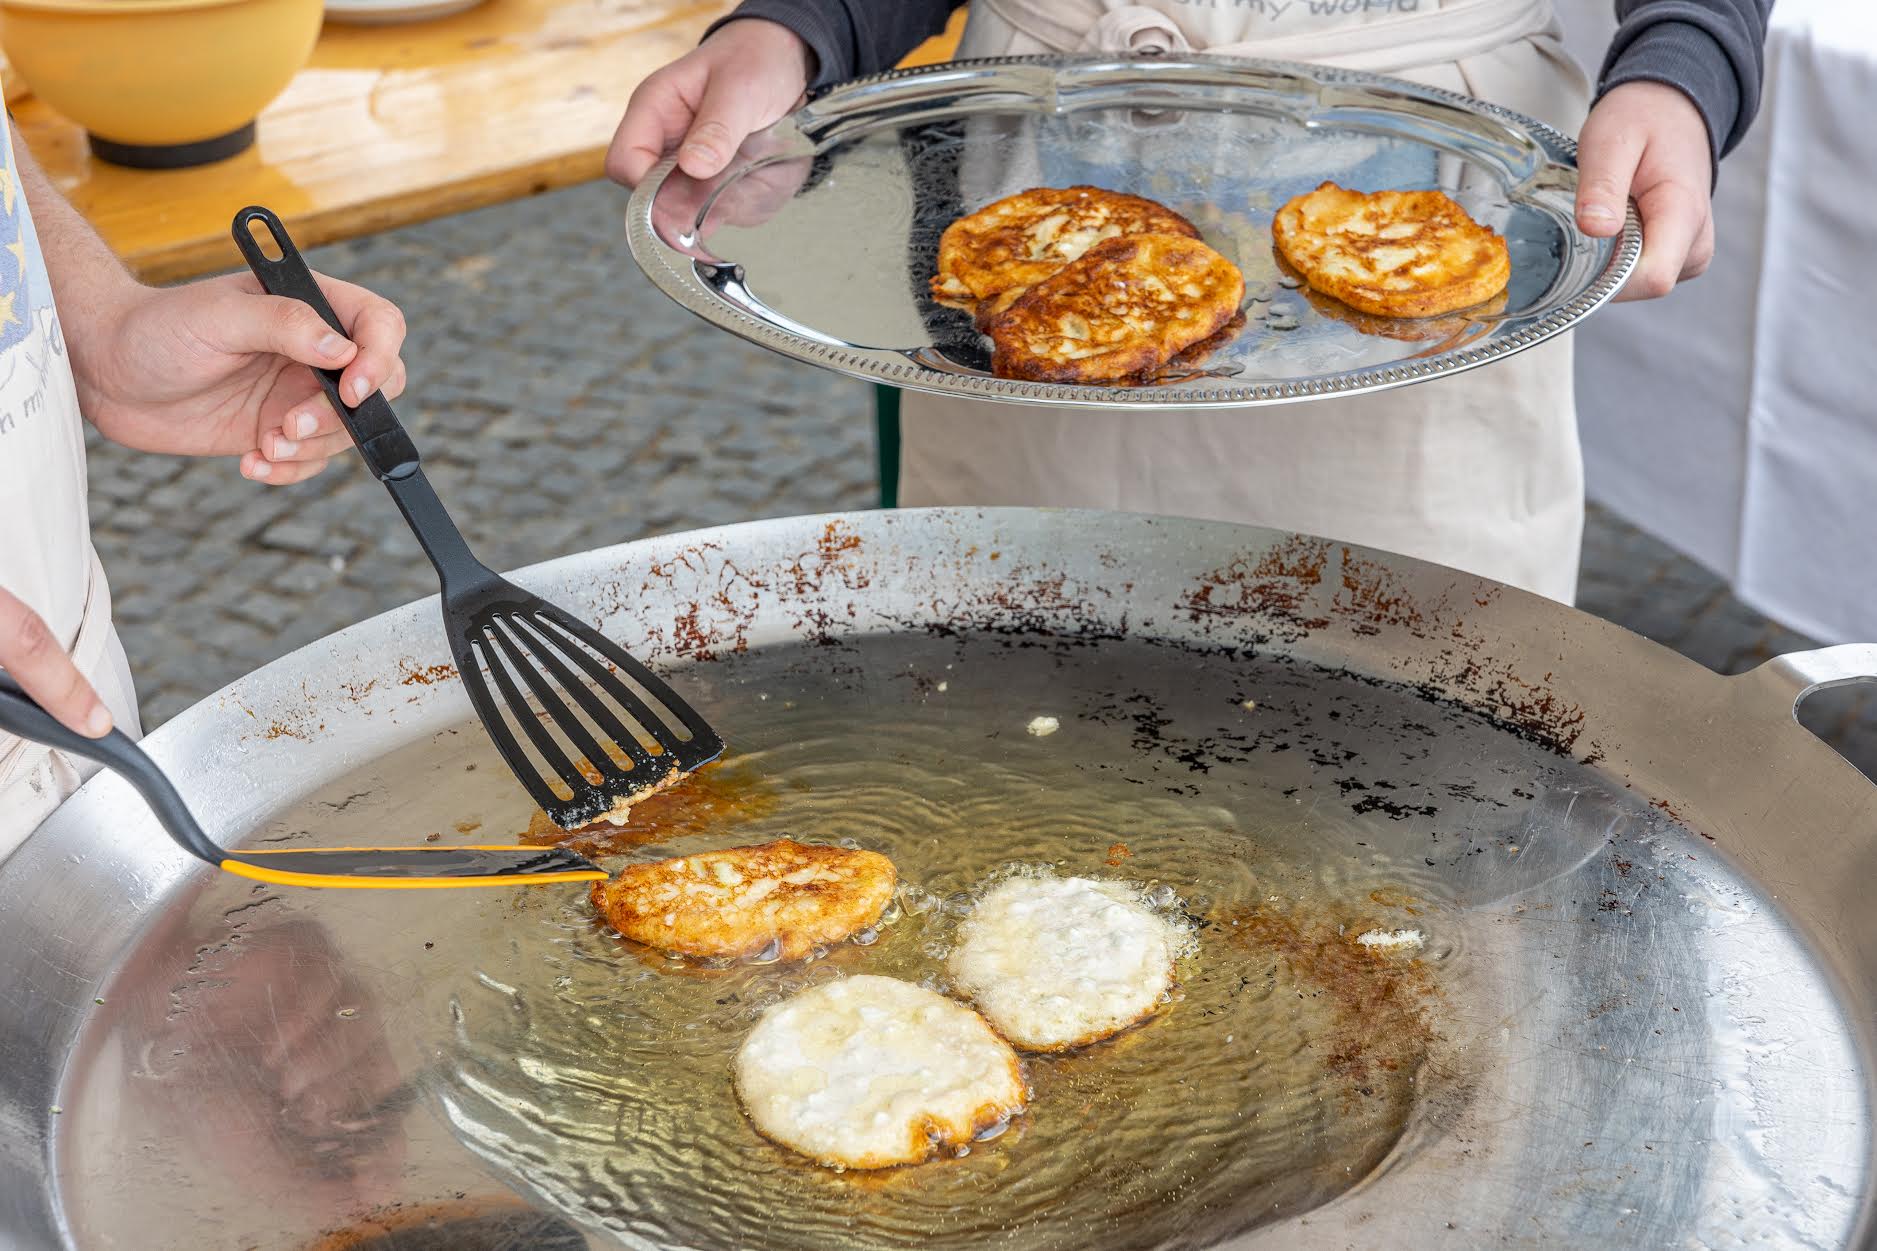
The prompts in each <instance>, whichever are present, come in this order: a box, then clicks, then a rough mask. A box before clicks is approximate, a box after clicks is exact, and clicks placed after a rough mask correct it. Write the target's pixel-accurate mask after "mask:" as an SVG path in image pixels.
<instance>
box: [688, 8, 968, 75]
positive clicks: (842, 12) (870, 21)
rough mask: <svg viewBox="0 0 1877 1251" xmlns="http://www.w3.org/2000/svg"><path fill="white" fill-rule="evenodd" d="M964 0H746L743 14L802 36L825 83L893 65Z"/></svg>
mask: <svg viewBox="0 0 1877 1251" xmlns="http://www.w3.org/2000/svg"><path fill="white" fill-rule="evenodd" d="M963 2H964V0H743V3H742V4H739V5H738V6H737V7H736V12H734V13H732V14H730V16H728V17H726V18H723V19H722V20H721V21H719V22H717V23H716V25H714V26H712V27H711V30H715V29H717V27H718V26H721V25H723V23H724V22H733V21H735V20H736V19H738V18H740V17H760V18H766V19H768V20H769V21H771V22H775V23H776V24H778V25H781V26H786V27H788V28H789V29H790V30H792V31H794V32H795V33H796V34H798V35H800V36H801V37H802V42H804V43H806V44H807V45H808V46H809V48H810V49H812V50H813V51H814V54H815V63H816V66H817V68H816V70H815V79H814V81H813V82H811V83H809V84H808V85H809V86H810V87H811V88H812V87H825V86H827V85H828V84H829V83H838V82H840V81H842V80H843V79H848V78H858V77H860V76H861V75H863V74H874V73H878V72H879V71H881V70H884V69H891V68H892V67H893V66H895V65H897V64H899V61H900V59H901V58H902V57H904V56H905V55H906V54H907V53H908V52H911V51H912V50H913V49H914V48H916V47H918V46H919V45H920V43H922V42H923V41H925V40H926V39H928V38H929V37H931V36H933V35H936V34H938V33H939V32H940V31H942V30H944V29H945V21H946V19H947V18H949V17H950V16H951V12H952V10H953V9H955V8H957V7H958V5H959V4H962V3H963Z"/></svg>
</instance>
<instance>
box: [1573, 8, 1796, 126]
mask: <svg viewBox="0 0 1877 1251" xmlns="http://www.w3.org/2000/svg"><path fill="white" fill-rule="evenodd" d="M1772 11H1773V0H1616V16H1617V21H1618V22H1619V23H1620V24H1619V25H1618V27H1617V30H1616V38H1615V39H1613V40H1612V41H1611V42H1610V51H1609V55H1607V56H1606V57H1605V58H1604V60H1603V72H1602V74H1601V76H1600V77H1599V80H1598V83H1597V94H1599V95H1602V94H1603V93H1604V92H1606V91H1608V90H1610V88H1612V87H1618V86H1621V85H1622V84H1624V83H1633V82H1658V83H1665V84H1667V85H1668V86H1671V87H1675V88H1677V89H1679V90H1680V91H1681V92H1682V93H1683V94H1684V95H1686V96H1687V97H1688V98H1689V99H1690V100H1692V101H1694V105H1695V107H1696V108H1697V109H1699V110H1701V116H1702V117H1703V118H1705V119H1706V120H1707V124H1708V142H1709V143H1710V145H1711V146H1712V149H1713V154H1714V159H1715V161H1716V162H1718V161H1719V160H1720V159H1721V158H1722V157H1723V156H1726V155H1727V154H1728V153H1729V152H1731V151H1733V150H1734V148H1735V146H1737V145H1738V144H1739V142H1740V140H1741V139H1742V138H1744V137H1745V135H1746V133H1747V128H1748V127H1749V126H1750V125H1752V123H1753V115H1754V114H1755V113H1756V112H1758V111H1759V107H1760V83H1761V79H1762V77H1763V75H1764V73H1765V64H1766V23H1767V20H1768V18H1769V17H1771V15H1772Z"/></svg>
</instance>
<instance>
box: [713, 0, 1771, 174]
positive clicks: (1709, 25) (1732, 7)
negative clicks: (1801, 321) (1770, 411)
mask: <svg viewBox="0 0 1877 1251" xmlns="http://www.w3.org/2000/svg"><path fill="white" fill-rule="evenodd" d="M960 2H961V0H743V3H742V4H740V5H739V6H737V10H736V12H735V13H733V14H731V15H730V16H729V17H727V18H724V19H723V21H726V22H727V21H734V20H735V19H737V18H740V17H761V18H767V19H768V20H769V21H772V22H776V23H779V24H780V25H783V26H786V27H788V28H789V29H790V30H792V31H794V32H795V33H796V34H798V35H800V36H801V37H802V39H803V41H804V42H806V43H807V44H808V46H809V47H810V48H811V49H813V50H814V53H815V57H816V62H817V66H818V68H817V70H816V73H815V80H814V82H812V83H811V84H809V85H810V86H812V87H821V86H826V85H827V84H828V83H833V82H840V81H841V80H842V79H846V78H853V77H856V76H858V75H861V74H872V73H876V72H878V71H879V70H883V69H888V68H890V67H891V66H893V65H894V64H896V63H897V62H898V61H899V59H900V58H901V57H903V56H905V55H906V53H908V52H910V51H911V50H912V49H913V48H915V47H917V46H918V45H919V42H920V41H921V40H923V39H925V38H927V37H928V36H930V35H935V34H937V33H938V32H939V31H940V30H943V29H944V26H945V19H946V18H947V17H949V16H950V15H951V11H952V10H953V9H954V8H956V7H957V5H958V3H960ZM1772 8H1773V0H1616V15H1617V19H1618V21H1619V22H1620V25H1619V26H1618V28H1617V32H1616V38H1615V39H1614V40H1613V41H1612V42H1611V44H1610V53H1609V55H1608V57H1606V58H1605V59H1604V63H1603V72H1602V74H1601V76H1600V81H1599V83H1598V90H1599V92H1600V93H1601V92H1603V91H1608V90H1609V89H1610V88H1612V87H1617V86H1621V85H1622V84H1623V83H1628V82H1638V81H1648V82H1660V83H1667V84H1668V85H1669V86H1671V87H1676V88H1678V89H1680V90H1681V91H1683V92H1685V93H1686V94H1687V95H1688V97H1689V99H1691V100H1693V101H1694V103H1695V107H1696V108H1698V109H1700V110H1701V115H1702V117H1703V118H1705V119H1706V120H1707V124H1708V136H1709V139H1710V141H1711V143H1712V145H1713V149H1714V158H1715V160H1716V161H1718V160H1719V159H1720V158H1721V157H1723V156H1725V155H1726V154H1727V153H1728V152H1730V151H1732V150H1733V148H1734V146H1735V145H1736V144H1738V143H1739V142H1740V140H1741V138H1742V136H1744V135H1745V134H1746V133H1747V127H1748V126H1749V125H1750V124H1751V123H1752V121H1753V115H1754V113H1755V112H1756V111H1757V110H1758V108H1759V103H1760V81H1761V78H1762V75H1763V73H1764V68H1765V45H1766V23H1767V19H1768V17H1769V15H1770V14H1771V13H1772ZM718 25H722V22H719V23H718ZM712 29H713V30H714V29H716V28H715V27H712Z"/></svg>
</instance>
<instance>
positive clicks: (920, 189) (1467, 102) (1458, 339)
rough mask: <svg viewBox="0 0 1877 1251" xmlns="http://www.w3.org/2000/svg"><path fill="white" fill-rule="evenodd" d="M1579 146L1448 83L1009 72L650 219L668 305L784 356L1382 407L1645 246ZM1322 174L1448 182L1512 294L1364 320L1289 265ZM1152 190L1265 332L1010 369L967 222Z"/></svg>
mask: <svg viewBox="0 0 1877 1251" xmlns="http://www.w3.org/2000/svg"><path fill="white" fill-rule="evenodd" d="M1576 154H1577V147H1576V144H1575V143H1574V142H1573V141H1572V140H1571V139H1569V138H1567V137H1566V136H1564V135H1562V134H1560V133H1558V132H1557V131H1555V130H1553V129H1551V128H1550V127H1548V126H1546V125H1544V124H1543V123H1541V122H1537V121H1533V120H1532V119H1531V118H1528V117H1523V116H1520V115H1519V114H1516V113H1512V112H1510V111H1508V110H1505V109H1501V108H1498V107H1496V106H1493V105H1490V104H1485V103H1482V102H1480V101H1478V100H1472V99H1468V98H1466V97H1464V96H1459V95H1455V94H1453V93H1450V92H1446V91H1441V90H1438V89H1435V88H1430V87H1422V86H1417V85H1414V84H1411V83H1406V82H1402V81H1399V80H1396V79H1389V78H1381V77H1377V76H1375V75H1371V74H1359V73H1354V72H1351V71H1345V70H1335V69H1327V68H1324V67H1321V66H1310V65H1298V64H1291V63H1284V62H1274V61H1248V60H1236V59H1227V58H1221V57H1203V56H1186V57H1181V58H1179V59H1177V60H1176V59H1172V58H1168V57H1164V56H1154V57H1133V58H1120V59H1116V58H1112V57H1106V58H1072V57H1005V58H998V59H994V60H985V61H966V62H957V63H953V64H947V65H938V66H930V67H926V68H921V69H915V70H903V71H896V72H893V73H889V74H881V75H877V76H875V77H872V78H864V79H859V80H857V81H854V82H851V83H847V84H844V85H842V86H839V87H836V88H834V89H832V90H831V91H829V92H827V93H826V94H824V95H822V96H820V97H819V98H817V99H815V100H814V101H812V102H811V103H809V104H807V105H805V106H804V107H802V108H801V109H798V110H797V111H796V112H795V113H793V114H791V115H790V116H789V117H786V118H784V119H783V120H782V121H780V122H778V123H776V125H774V126H773V127H771V128H769V129H768V130H766V131H763V132H761V133H759V134H757V135H755V136H752V137H751V139H750V140H749V141H748V142H747V143H746V144H745V145H744V147H743V150H742V151H741V152H740V153H739V154H738V156H737V158H736V159H735V160H734V161H732V162H731V165H730V167H729V168H728V169H727V170H726V171H725V172H724V173H723V174H722V175H720V176H719V177H717V178H714V179H711V180H709V181H708V182H700V181H698V180H696V179H692V178H690V177H688V176H687V175H684V174H682V173H679V172H677V171H676V168H675V165H674V163H673V162H672V161H671V160H666V161H665V162H663V163H662V164H660V165H659V166H658V167H657V168H656V169H654V170H653V172H652V174H651V175H650V176H649V177H647V179H646V180H645V181H644V182H643V183H642V184H641V185H640V187H639V189H638V191H637V192H636V193H635V194H634V195H633V197H632V202H631V206H630V209H629V211H628V235H629V238H630V241H631V247H632V254H633V256H634V257H635V258H637V260H638V262H639V264H640V265H642V266H643V267H644V269H645V272H646V273H647V274H648V275H650V276H651V279H652V281H653V282H654V283H656V284H657V285H658V286H659V287H660V289H662V290H663V291H664V292H665V293H666V294H668V295H670V296H671V297H672V298H673V299H675V300H677V301H678V302H679V303H680V304H682V305H684V306H685V307H686V308H688V309H690V310H691V311H692V312H694V313H696V314H698V315H699V316H700V317H703V318H704V319H705V320H706V321H709V322H711V323H713V324H715V325H717V326H721V327H723V328H724V329H726V330H729V331H732V332H734V333H736V334H738V335H741V336H743V337H744V338H746V339H750V340H752V341H754V342H756V343H760V344H762V345H763V346H765V347H768V348H772V349H774V350H775V351H778V352H781V353H782V354H783V355H785V356H791V357H794V358H795V359H797V360H801V361H806V362H809V363H810V364H815V365H821V366H823V367H826V368H829V369H834V370H837V371H839V372H841V373H846V374H851V375H854V376H856V377H861V378H870V379H873V380H875V381H878V382H883V383H889V384H891V385H893V386H897V387H904V388H908V389H911V390H917V391H931V392H938V393H943V394H951V395H965V396H975V397H978V398H983V399H995V400H1004V401H1017V402H1025V403H1040V404H1058V405H1062V404H1068V405H1082V406H1089V407H1125V408H1168V407H1180V408H1186V407H1215V406H1216V407H1223V406H1238V405H1253V404H1274V403H1291V402H1295V401H1298V400H1309V399H1317V398H1321V397H1324V396H1331V395H1352V394H1357V393H1361V392H1366V391H1379V390H1383V389H1386V388H1390V387H1397V386H1402V385H1405V384H1407V383H1412V382H1423V381H1426V380H1427V379H1429V378H1436V377H1440V376H1442V375H1445V374H1452V373H1458V372H1459V371H1461V370H1465V369H1471V368H1473V367H1475V366H1477V365H1483V364H1486V363H1487V362H1489V361H1493V360H1498V359H1500V358H1501V357H1505V356H1510V355H1511V354H1512V353H1514V352H1518V351H1521V350H1523V349H1525V348H1528V347H1531V346H1532V345H1533V344H1535V343H1540V342H1543V341H1544V340H1545V339H1548V338H1550V337H1552V336H1553V335H1556V334H1560V333H1562V332H1563V331H1565V330H1567V329H1569V328H1570V327H1571V326H1572V325H1573V324H1575V323H1576V322H1577V321H1579V320H1580V319H1582V318H1583V317H1584V316H1586V315H1587V314H1589V313H1590V312H1591V311H1592V310H1593V309H1595V308H1597V307H1598V306H1599V305H1600V304H1602V303H1603V302H1604V301H1605V300H1607V299H1609V298H1610V296H1611V295H1613V294H1614V293H1615V292H1616V291H1617V289H1618V288H1619V287H1621V286H1622V284H1623V281H1624V279H1625V278H1626V277H1627V276H1628V275H1629V272H1630V269H1631V268H1632V267H1633V266H1634V264H1635V262H1636V258H1637V256H1638V255H1639V254H1640V252H1641V248H1642V232H1641V227H1640V224H1639V222H1638V220H1637V218H1636V215H1635V212H1634V209H1633V208H1632V209H1631V211H1630V214H1629V219H1628V221H1627V223H1626V224H1625V226H1624V229H1623V232H1622V234H1621V235H1619V236H1618V237H1617V238H1615V239H1592V238H1589V237H1588V236H1586V235H1584V234H1583V233H1582V232H1580V231H1579V230H1578V229H1577V226H1576V223H1575V219H1574V215H1573V203H1574V198H1575V195H1576V190H1577V165H1576ZM1325 180H1335V181H1337V182H1339V183H1341V184H1342V185H1344V186H1350V187H1354V188H1357V189H1360V190H1382V189H1396V188H1422V187H1438V188H1440V189H1441V190H1444V191H1446V192H1447V193H1448V194H1449V195H1452V196H1453V197H1454V198H1455V199H1457V200H1458V201H1459V202H1460V203H1461V204H1463V205H1464V206H1465V207H1466V208H1467V210H1468V211H1469V212H1470V213H1472V214H1473V216H1474V217H1475V218H1476V219H1478V220H1480V221H1482V222H1484V223H1486V224H1488V225H1490V226H1492V227H1493V228H1494V229H1496V230H1498V231H1500V232H1501V233H1502V234H1503V235H1505V237H1506V240H1507V243H1508V245H1509V246H1510V248H1511V253H1512V281H1511V285H1510V288H1509V289H1508V291H1507V293H1506V296H1505V299H1504V301H1503V302H1502V303H1500V304H1496V305H1486V306H1482V308H1480V309H1477V310H1473V311H1472V312H1471V313H1470V314H1459V315H1455V316H1452V317H1447V318H1435V319H1428V320H1426V321H1409V322H1402V321H1395V322H1387V321H1385V320H1376V319H1366V320H1365V319H1362V318H1360V316H1359V315H1357V314H1354V313H1353V312H1352V311H1350V310H1348V309H1346V308H1344V307H1343V306H1342V305H1340V304H1337V303H1335V302H1333V301H1328V300H1325V299H1322V298H1320V297H1313V296H1311V295H1309V294H1307V293H1304V292H1300V291H1298V290H1296V288H1295V283H1294V280H1292V279H1289V278H1286V277H1285V276H1284V275H1282V274H1281V273H1280V272H1279V269H1278V264H1277V260H1276V257H1275V255H1274V254H1273V252H1272V248H1271V234H1270V230H1271V219H1272V217H1273V215H1274V214H1275V212H1276V210H1277V209H1278V208H1279V207H1281V206H1282V205H1283V204H1284V203H1285V201H1286V200H1288V199H1289V198H1290V197H1292V196H1294V195H1296V194H1298V193H1300V192H1303V191H1307V190H1309V189H1311V188H1313V187H1315V186H1316V185H1317V184H1318V183H1320V182H1323V181H1325ZM1074 183H1092V184H1094V185H1097V186H1102V187H1107V188H1110V189H1113V190H1117V191H1126V192H1132V193H1134V194H1138V195H1144V196H1148V197H1150V198H1153V199H1156V200H1159V201H1161V202H1163V203H1166V204H1168V205H1170V206H1171V207H1173V208H1175V209H1177V210H1178V211H1180V212H1182V213H1184V214H1185V215H1186V216H1187V217H1189V218H1190V219H1192V221H1193V222H1194V223H1195V224H1196V225H1198V226H1199V227H1200V229H1201V231H1202V232H1203V233H1204V235H1205V237H1206V239H1207V241H1208V242H1209V243H1211V244H1212V245H1213V246H1214V247H1216V248H1218V249H1219V250H1220V251H1221V252H1223V253H1224V254H1225V255H1226V256H1228V257H1230V258H1231V259H1232V260H1233V261H1234V262H1236V263H1237V264H1238V266H1239V268H1240V269H1241V270H1242V271H1243V272H1244V275H1245V282H1246V305H1245V310H1244V311H1245V324H1244V328H1243V329H1242V330H1241V331H1240V332H1239V333H1238V334H1237V336H1236V338H1235V339H1233V340H1232V341H1231V342H1230V343H1228V344H1226V345H1224V346H1222V347H1221V348H1219V349H1218V350H1217V351H1215V352H1213V353H1212V354H1211V355H1210V356H1209V357H1207V358H1206V359H1205V360H1204V361H1203V362H1202V363H1201V365H1200V369H1201V370H1202V371H1203V372H1198V373H1194V374H1189V375H1188V376H1184V377H1181V378H1178V379H1177V380H1167V381H1163V382H1160V383H1156V384H1153V385H1147V386H1130V387H1107V386H1065V385H1059V384H1054V383H1037V382H1021V381H1013V380H1009V379H1003V378H995V377H992V376H991V374H990V372H989V369H990V355H989V350H988V341H987V340H985V339H984V338H983V337H982V336H981V335H979V334H978V333H977V332H976V331H975V330H974V329H973V327H972V325H971V319H970V317H969V315H968V314H966V313H964V312H961V311H959V310H956V309H951V308H946V307H944V306H942V305H939V304H937V303H935V302H934V301H933V300H932V299H931V298H930V296H929V294H928V292H927V285H926V284H927V281H928V279H929V278H930V277H931V274H932V272H933V268H934V259H935V257H936V255H937V249H938V239H939V235H940V234H941V233H942V232H943V231H944V229H945V227H946V226H947V225H948V224H950V223H951V222H952V221H953V220H954V219H956V218H957V217H959V216H961V215H963V214H965V213H968V212H973V211H975V210H976V209H978V208H981V207H983V206H984V205H985V204H988V203H990V202H991V201H992V200H995V199H998V198H1000V197H1002V196H1005V195H1009V194H1011V193H1013V192H1016V191H1020V190H1023V189H1025V188H1027V187H1034V186H1066V185H1070V184H1074Z"/></svg>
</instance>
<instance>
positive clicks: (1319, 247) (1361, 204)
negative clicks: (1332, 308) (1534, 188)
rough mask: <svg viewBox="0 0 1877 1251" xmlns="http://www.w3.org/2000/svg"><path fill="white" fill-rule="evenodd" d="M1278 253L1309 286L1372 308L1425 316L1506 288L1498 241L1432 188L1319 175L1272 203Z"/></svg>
mask: <svg viewBox="0 0 1877 1251" xmlns="http://www.w3.org/2000/svg"><path fill="white" fill-rule="evenodd" d="M1271 233H1272V235H1273V237H1274V239H1275V240H1276V243H1277V250H1278V254H1279V255H1281V256H1282V257H1283V258H1284V259H1285V260H1287V261H1289V262H1290V263H1291V264H1292V265H1293V266H1295V267H1296V269H1297V271H1298V272H1299V273H1300V274H1302V275H1303V277H1304V280H1305V281H1306V282H1308V283H1309V284H1310V286H1311V288H1312V289H1314V290H1317V291H1321V292H1322V293H1323V294H1325V295H1329V296H1334V297H1335V298H1336V299H1338V300H1341V301H1342V302H1343V303H1345V304H1347V305H1349V307H1351V308H1353V309H1355V310H1356V311H1358V312H1362V313H1368V314H1371V315H1372V316H1376V317H1434V316H1438V315H1439V314H1441V313H1451V312H1455V311H1456V310H1459V309H1463V308H1471V307H1473V306H1474V305H1475V304H1481V303H1484V302H1485V301H1486V300H1489V299H1491V298H1492V297H1493V296H1495V295H1497V294H1499V293H1500V292H1501V291H1503V290H1505V287H1506V283H1507V282H1508V281H1509V280H1510V279H1511V277H1512V258H1511V256H1510V254H1509V253H1508V252H1507V251H1506V243H1505V240H1504V239H1502V238H1500V237H1499V236H1498V235H1497V234H1495V233H1493V232H1492V231H1490V230H1488V229H1486V227H1484V226H1482V225H1480V224H1479V223H1478V222H1476V221H1474V220H1473V219H1472V218H1471V217H1469V216H1468V215H1467V212H1466V210H1465V209H1463V208H1461V207H1460V206H1459V205H1458V204H1455V203H1454V202H1453V200H1451V199H1450V198H1448V197H1447V196H1446V195H1445V194H1444V193H1442V192H1439V191H1377V192H1372V193H1365V192H1360V191H1347V190H1344V189H1343V188H1342V187H1339V186H1337V185H1336V184H1335V183H1333V182H1326V183H1324V184H1323V185H1322V186H1320V187H1318V188H1317V189H1316V190H1315V191H1312V192H1309V193H1307V194H1305V195H1300V196H1298V197H1297V198H1296V199H1294V200H1292V201H1291V202H1290V203H1288V204H1286V205H1285V206H1284V207H1283V208H1281V209H1279V210H1278V214H1277V219H1276V221H1274V222H1273V223H1272V227H1271Z"/></svg>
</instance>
